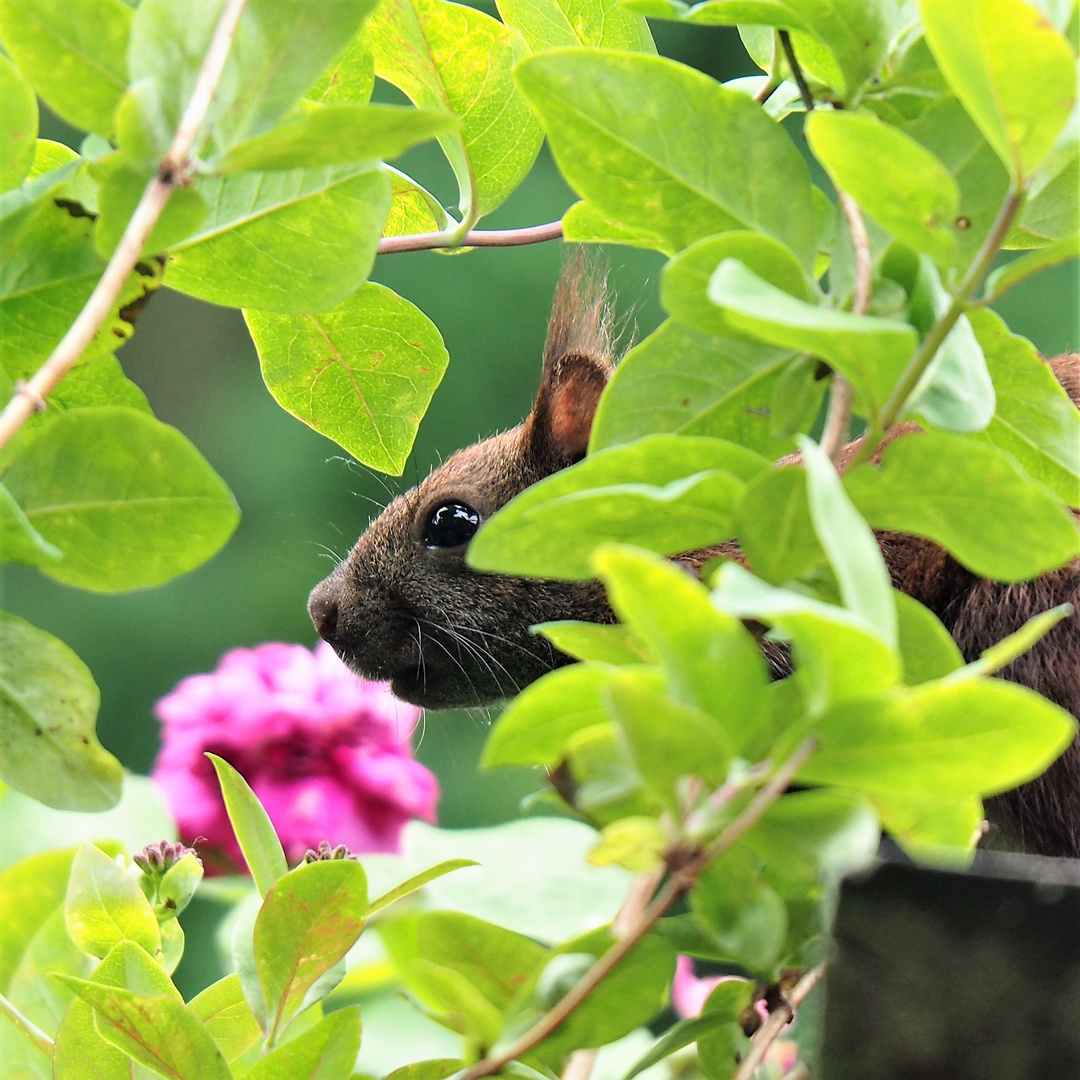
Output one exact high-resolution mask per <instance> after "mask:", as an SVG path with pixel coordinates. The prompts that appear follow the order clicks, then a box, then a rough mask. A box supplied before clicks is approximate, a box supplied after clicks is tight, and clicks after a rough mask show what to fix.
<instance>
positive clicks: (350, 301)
mask: <svg viewBox="0 0 1080 1080" xmlns="http://www.w3.org/2000/svg"><path fill="white" fill-rule="evenodd" d="M245 315H246V318H247V323H248V327H249V329H250V330H251V336H252V338H253V339H254V341H255V346H256V348H257V349H258V350H259V359H260V363H261V364H262V372H263V379H264V380H265V382H266V385H267V387H268V388H269V389H270V392H271V393H272V394H273V395H274V398H275V399H276V400H277V402H278V404H280V405H281V406H282V408H284V409H285V410H286V411H288V412H290V413H292V414H293V416H296V417H298V418H299V419H301V420H303V421H304V423H306V424H308V426H310V427H313V428H314V429H315V430H316V431H318V432H320V433H321V434H323V435H326V436H327V437H328V438H331V439H333V440H334V441H335V442H337V443H338V444H339V445H341V446H342V447H344V448H345V449H346V450H347V451H348V452H349V453H350V454H352V455H353V456H354V457H356V458H357V459H359V460H360V461H362V462H363V463H364V464H366V465H371V466H372V467H374V468H377V469H381V470H382V471H383V472H388V473H393V474H395V475H400V473H401V471H402V469H403V468H404V467H405V462H406V460H407V459H408V456H409V454H410V452H411V451H412V445H413V439H414V438H415V436H416V430H417V427H418V426H419V424H420V421H421V419H422V418H423V415H424V412H425V411H426V409H427V407H428V403H429V402H430V401H431V396H432V394H433V393H434V392H435V388H436V387H437V386H438V385H439V382H440V380H441V379H442V376H443V372H444V371H445V370H446V365H447V363H448V361H449V356H448V355H447V352H446V348H445V346H444V345H443V342H442V338H441V337H440V335H439V331H438V330H437V329H436V327H435V325H434V323H432V322H431V320H430V319H428V317H427V316H426V315H424V313H423V312H422V311H420V309H419V308H416V307H414V306H413V305H412V304H410V303H409V301H407V300H403V299H402V298H401V297H400V296H398V295H397V294H396V293H393V292H391V291H390V290H389V289H387V288H386V287H385V286H383V285H376V284H374V283H371V282H369V283H368V284H366V285H364V286H362V287H361V288H360V289H359V290H358V291H357V292H355V293H353V295H352V296H350V297H348V298H347V299H346V300H344V301H343V302H342V303H340V304H338V305H337V306H336V307H334V308H332V309H331V310H329V311H324V312H321V313H320V314H318V315H272V314H270V313H268V312H265V311H249V312H246V313H245Z"/></svg>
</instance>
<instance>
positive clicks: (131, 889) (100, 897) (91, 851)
mask: <svg viewBox="0 0 1080 1080" xmlns="http://www.w3.org/2000/svg"><path fill="white" fill-rule="evenodd" d="M64 910H65V917H66V919H67V926H68V933H70V934H71V939H72V940H73V941H74V942H75V944H76V945H78V946H79V948H80V949H82V950H83V952H88V953H90V955H91V956H104V955H105V954H106V953H107V952H109V951H110V950H111V949H112V948H113V946H115V945H119V944H120V942H122V941H132V942H134V943H135V944H136V945H139V946H141V947H142V948H143V949H145V950H146V951H147V953H149V954H150V955H151V956H159V955H160V954H161V932H160V931H159V930H158V922H157V917H156V916H155V915H154V909H153V908H152V907H151V906H150V901H149V900H147V898H146V896H145V895H144V894H143V891H142V889H140V888H139V884H138V882H137V881H136V880H135V879H134V878H132V877H131V876H130V875H129V874H128V873H127V872H126V871H125V870H124V869H123V868H122V867H121V866H119V865H118V864H117V863H116V862H114V861H113V860H112V859H111V858H109V856H108V855H106V854H105V852H103V851H102V850H101V849H100V848H96V847H94V845H93V844H88V843H86V842H85V841H83V843H81V844H80V845H79V848H78V851H77V852H76V853H75V861H74V862H73V863H72V866H71V878H70V880H69V881H68V891H67V901H66V903H65V905H64Z"/></svg>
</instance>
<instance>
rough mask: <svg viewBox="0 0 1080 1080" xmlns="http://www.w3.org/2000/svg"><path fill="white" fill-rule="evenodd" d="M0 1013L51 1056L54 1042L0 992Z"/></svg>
mask: <svg viewBox="0 0 1080 1080" xmlns="http://www.w3.org/2000/svg"><path fill="white" fill-rule="evenodd" d="M0 1013H3V1014H4V1016H6V1017H7V1018H8V1019H9V1020H10V1021H11V1022H12V1023H13V1024H14V1025H15V1026H16V1027H17V1028H18V1029H19V1030H20V1031H21V1032H22V1033H23V1034H24V1035H25V1036H26V1037H27V1039H29V1040H30V1042H32V1043H33V1044H34V1045H35V1046H36V1047H37V1048H38V1049H39V1050H40V1051H41V1052H42V1053H44V1054H48V1055H49V1058H50V1059H51V1058H52V1056H53V1050H54V1048H55V1047H54V1044H53V1041H52V1039H50V1038H49V1036H48V1035H46V1034H45V1032H44V1031H42V1030H41V1028H39V1027H38V1026H37V1024H35V1023H34V1022H33V1021H32V1020H30V1019H29V1018H28V1017H26V1016H23V1014H22V1013H21V1012H19V1010H18V1009H17V1008H15V1006H14V1005H12V1004H11V1002H10V1001H8V999H7V998H6V997H4V995H3V994H0Z"/></svg>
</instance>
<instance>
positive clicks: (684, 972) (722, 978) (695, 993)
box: [671, 953, 745, 1020]
mask: <svg viewBox="0 0 1080 1080" xmlns="http://www.w3.org/2000/svg"><path fill="white" fill-rule="evenodd" d="M731 979H735V981H736V982H744V981H745V980H743V979H738V978H737V977H736V976H734V975H709V976H706V978H704V979H699V978H698V977H697V976H696V975H695V974H694V961H693V960H691V959H690V957H689V956H683V955H682V954H681V953H680V954H679V956H678V957H677V958H676V960H675V979H674V981H673V982H672V984H671V1007H672V1008H673V1009H674V1010H675V1012H676V1013H677V1014H678V1016H679V1019H680V1020H687V1019H689V1018H690V1017H691V1016H697V1015H699V1014H700V1012H701V1010H702V1009H703V1008H704V1007H705V1001H706V999H707V998H708V996H709V995H710V994H711V993H712V992H713V990H714V989H715V988H716V986H717V985H718V984H719V983H722V982H728V981H729V980H731Z"/></svg>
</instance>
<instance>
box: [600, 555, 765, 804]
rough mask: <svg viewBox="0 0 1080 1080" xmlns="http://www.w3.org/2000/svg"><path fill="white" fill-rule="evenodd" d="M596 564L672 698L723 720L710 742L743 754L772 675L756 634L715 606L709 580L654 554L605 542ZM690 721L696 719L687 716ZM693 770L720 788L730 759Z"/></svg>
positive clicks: (613, 688) (613, 687)
mask: <svg viewBox="0 0 1080 1080" xmlns="http://www.w3.org/2000/svg"><path fill="white" fill-rule="evenodd" d="M593 566H594V567H595V568H596V570H597V573H598V574H599V575H600V577H601V579H602V580H603V582H604V585H605V586H606V589H607V594H608V598H609V600H610V603H611V606H612V607H613V608H614V610H615V612H616V614H617V615H618V616H619V618H620V619H621V620H622V621H623V622H626V623H628V624H629V625H630V627H631V628H632V629H633V630H634V632H635V633H636V634H637V635H638V636H639V637H640V638H641V639H642V640H643V641H644V642H645V643H646V644H647V645H648V647H649V649H650V651H651V652H652V653H653V655H654V656H655V657H656V658H657V660H658V661H659V662H660V663H661V664H662V665H663V667H664V670H665V672H666V674H667V677H668V686H669V692H670V694H671V696H672V697H673V698H674V699H675V700H676V701H677V702H681V703H682V704H684V705H689V706H696V707H697V708H698V709H701V710H703V711H704V712H705V713H706V714H708V716H709V717H711V718H712V720H713V722H714V724H718V725H719V728H720V730H719V731H718V732H716V733H715V734H714V736H713V737H712V738H711V739H710V741H709V743H708V745H710V746H715V745H716V744H718V743H724V744H727V746H728V748H729V756H730V749H734V750H736V751H740V752H741V751H742V749H743V747H744V746H745V745H746V743H747V741H748V740H751V739H753V738H754V736H755V734H756V729H757V727H758V726H759V725H760V724H761V723H762V721H763V720H764V714H765V687H766V686H767V685H768V681H769V677H768V671H767V668H766V666H765V661H764V659H763V658H762V655H761V651H760V649H759V648H758V646H757V644H756V643H755V641H754V639H753V637H752V636H751V635H750V633H749V632H748V631H747V630H746V629H744V627H743V626H742V624H741V623H740V622H739V620H738V619H736V618H733V617H732V616H730V615H726V614H725V613H723V612H721V611H719V610H717V609H716V608H715V607H713V605H712V604H711V603H710V602H709V594H708V591H707V590H706V589H705V587H704V586H703V585H701V584H700V583H699V582H697V581H694V580H693V578H691V577H690V576H689V575H688V574H687V573H686V572H685V571H683V570H681V569H679V568H678V567H676V566H674V565H673V564H671V563H669V562H666V561H665V560H662V559H659V558H657V557H656V556H654V555H648V554H646V553H645V552H641V551H636V550H634V549H633V548H621V547H614V546H612V547H605V548H601V549H600V551H598V552H597V553H596V555H595V556H594V558H593ZM633 678H634V675H633V673H632V672H631V673H628V674H627V675H626V676H625V677H622V676H619V677H616V678H615V680H614V681H613V682H612V683H611V684H610V685H609V687H608V690H607V693H608V694H609V696H610V695H611V694H615V695H616V698H617V697H618V695H619V691H618V689H617V688H618V687H619V686H622V685H630V681H632V680H633ZM628 692H629V691H628ZM629 704H632V703H628V708H629ZM624 711H625V710H622V709H616V711H615V715H616V717H618V718H620V719H621V714H622V713H623V712H624ZM638 711H639V713H640V710H638ZM686 723H687V724H693V723H694V721H693V719H692V718H689V717H688V718H687V719H686ZM625 726H626V725H625V724H624V727H625ZM639 741H640V740H639ZM633 742H634V739H633V738H631V743H632V744H633ZM702 753H703V754H704V747H703V750H702ZM705 764H706V763H705V762H702V766H703V767H704V765H705ZM694 775H700V776H704V777H705V779H707V780H709V781H710V782H712V781H714V780H715V783H714V786H718V785H719V784H720V783H721V782H722V780H723V779H724V777H725V776H726V775H727V760H726V759H725V760H723V761H722V763H721V764H718V765H716V766H715V767H714V768H712V769H711V770H710V771H709V772H707V773H695V774H694Z"/></svg>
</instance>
